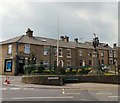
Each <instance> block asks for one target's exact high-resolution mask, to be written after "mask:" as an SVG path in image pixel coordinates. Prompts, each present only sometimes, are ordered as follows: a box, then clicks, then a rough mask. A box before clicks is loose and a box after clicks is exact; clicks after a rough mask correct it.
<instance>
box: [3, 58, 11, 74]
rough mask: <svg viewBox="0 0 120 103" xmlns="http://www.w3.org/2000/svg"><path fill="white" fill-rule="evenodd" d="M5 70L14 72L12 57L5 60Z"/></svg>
mask: <svg viewBox="0 0 120 103" xmlns="http://www.w3.org/2000/svg"><path fill="white" fill-rule="evenodd" d="M4 71H5V72H12V60H11V59H7V60H5V69H4Z"/></svg>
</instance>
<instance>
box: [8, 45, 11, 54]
mask: <svg viewBox="0 0 120 103" xmlns="http://www.w3.org/2000/svg"><path fill="white" fill-rule="evenodd" d="M8 54H12V44H9V45H8Z"/></svg>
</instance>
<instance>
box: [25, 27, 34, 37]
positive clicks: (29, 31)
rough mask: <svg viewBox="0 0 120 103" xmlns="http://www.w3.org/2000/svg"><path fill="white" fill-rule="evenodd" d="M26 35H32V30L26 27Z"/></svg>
mask: <svg viewBox="0 0 120 103" xmlns="http://www.w3.org/2000/svg"><path fill="white" fill-rule="evenodd" d="M26 35H27V36H29V37H32V36H33V31H32V30H31V29H30V28H28V29H27V32H26Z"/></svg>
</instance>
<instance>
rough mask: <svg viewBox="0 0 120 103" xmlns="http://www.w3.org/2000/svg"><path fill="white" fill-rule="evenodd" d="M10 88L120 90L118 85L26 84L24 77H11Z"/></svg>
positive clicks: (3, 80)
mask: <svg viewBox="0 0 120 103" xmlns="http://www.w3.org/2000/svg"><path fill="white" fill-rule="evenodd" d="M5 79H6V77H5V76H2V85H4V82H5ZM9 81H10V84H7V86H10V87H23V88H37V89H81V90H95V89H97V90H98V89H99V90H103V89H106V90H107V89H108V90H110V89H111V88H112V89H119V88H118V87H119V85H116V84H102V83H69V84H65V85H63V86H54V85H39V84H24V83H22V76H9Z"/></svg>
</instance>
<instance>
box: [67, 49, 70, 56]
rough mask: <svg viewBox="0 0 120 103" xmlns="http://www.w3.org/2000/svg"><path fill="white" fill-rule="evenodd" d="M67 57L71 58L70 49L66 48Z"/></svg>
mask: <svg viewBox="0 0 120 103" xmlns="http://www.w3.org/2000/svg"><path fill="white" fill-rule="evenodd" d="M67 58H71V49H67Z"/></svg>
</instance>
